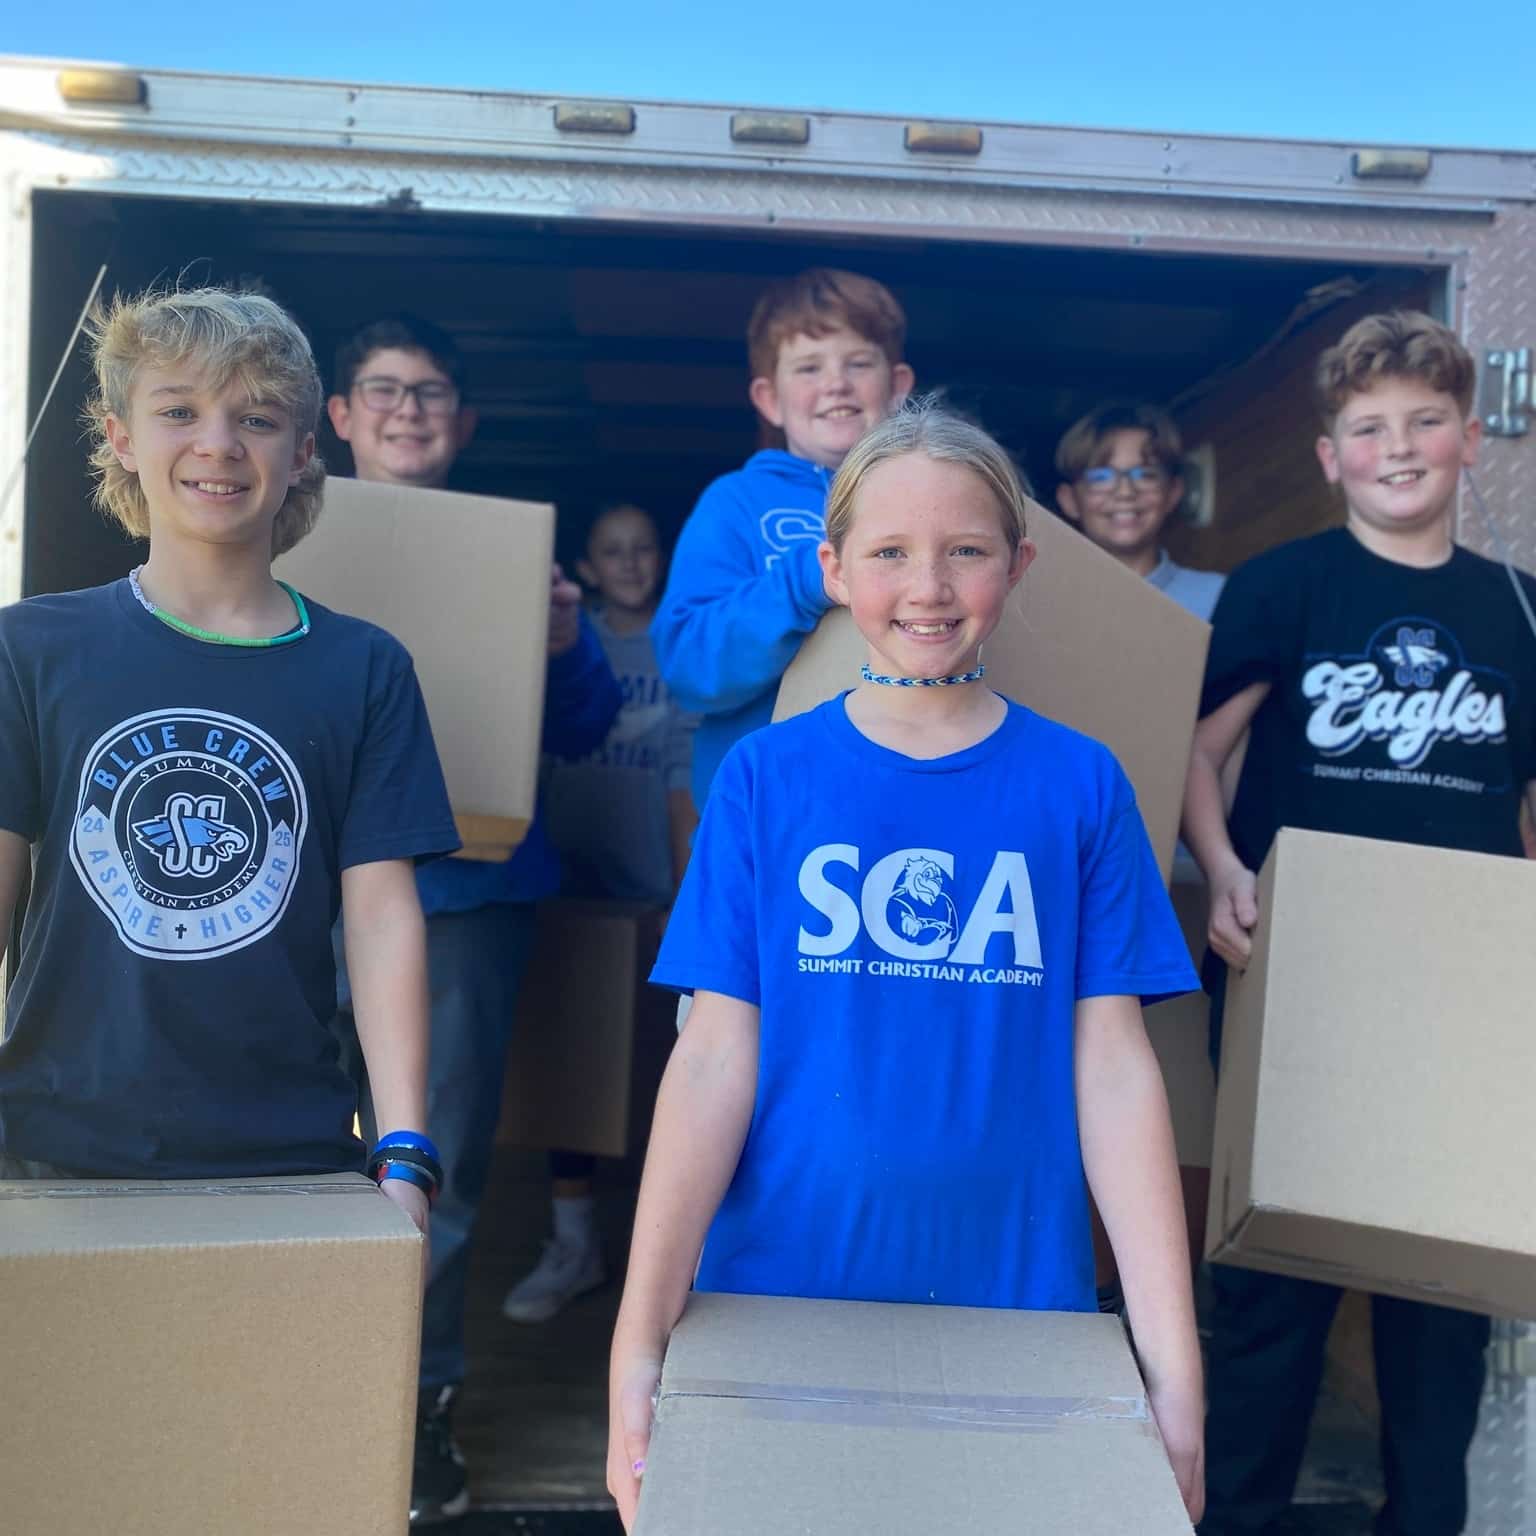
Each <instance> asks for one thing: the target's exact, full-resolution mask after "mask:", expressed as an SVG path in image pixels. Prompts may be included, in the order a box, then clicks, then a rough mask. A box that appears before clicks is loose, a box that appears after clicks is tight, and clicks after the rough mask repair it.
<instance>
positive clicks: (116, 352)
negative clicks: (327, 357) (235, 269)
mask: <svg viewBox="0 0 1536 1536" xmlns="http://www.w3.org/2000/svg"><path fill="white" fill-rule="evenodd" d="M89 335H90V339H91V362H92V366H93V367H94V369H95V372H96V390H95V393H94V394H93V395H92V396H91V398H90V399H89V400H88V401H87V402H86V407H85V419H86V425H87V427H88V428H89V429H90V432H91V435H92V438H93V439H94V441H93V443H92V446H91V455H90V464H91V469H92V470H93V472H94V473H95V476H96V491H95V498H96V505H97V506H98V507H100V508H101V510H102V511H103V512H104V513H105V514H106V515H107V516H108V517H109V518H111V519H112V520H113V521H114V522H115V523H118V524H120V525H121V526H122V527H123V528H124V529H125V530H126V531H127V532H128V533H130V534H132V535H133V536H134V537H135V538H140V539H142V538H146V537H148V535H149V505H148V503H147V502H146V501H145V499H144V490H143V487H142V486H141V485H140V484H139V477H138V475H137V474H136V473H135V472H134V471H133V470H131V469H125V468H124V467H123V465H122V464H121V462H120V461H119V460H118V457H117V455H116V453H114V452H113V450H112V444H111V442H110V441H109V440H108V437H107V429H106V419H107V417H108V416H115V417H117V418H118V420H120V421H126V420H128V407H129V402H130V400H131V398H132V395H133V381H134V378H135V377H136V375H137V373H138V371H139V369H141V368H146V367H147V368H165V367H171V366H174V365H175V364H177V363H185V362H192V363H194V364H195V365H196V366H197V367H198V368H199V369H200V370H201V371H202V372H203V373H204V374H205V375H206V377H207V380H208V383H209V384H210V386H211V387H212V388H214V389H222V388H224V386H225V385H226V384H228V383H229V381H230V380H231V379H233V380H236V381H238V383H239V384H240V386H241V388H243V389H244V390H245V391H246V392H247V393H248V394H249V395H250V397H251V399H252V400H253V401H254V400H270V401H272V402H274V403H275V404H279V405H281V406H282V407H283V408H284V409H285V410H286V411H288V412H289V414H290V415H291V416H292V417H293V424H294V430H295V432H296V434H297V437H298V439H299V440H300V441H302V440H303V439H304V438H305V437H306V436H308V435H309V434H310V433H312V432H313V431H314V430H315V428H316V426H317V425H318V424H319V420H320V405H321V401H322V399H323V394H322V390H321V387H320V375H319V373H318V372H317V371H316V369H315V358H314V354H313V353H312V352H311V351H310V347H309V342H308V341H307V340H306V339H305V337H304V333H303V331H301V330H300V329H299V326H298V322H297V321H295V320H294V319H293V317H292V316H291V315H290V314H289V313H288V312H287V311H286V310H285V309H283V307H282V306H281V305H280V304H277V303H274V302H273V300H271V299H269V298H266V297H264V296H263V295H261V294H258V293H235V292H232V291H230V290H229V289H227V288H189V289H186V290H184V291H181V292H176V291H171V292H166V291H163V290H156V289H147V290H146V291H145V292H143V293H139V294H134V295H132V296H131V297H124V296H123V295H122V294H118V295H117V296H116V297H115V298H114V299H113V300H112V303H111V304H110V305H109V306H108V307H107V308H106V309H105V310H104V311H100V312H98V313H97V314H96V315H94V316H93V317H92V319H91V324H90V330H89ZM324 484H325V465H324V463H323V462H322V461H321V459H320V456H319V454H314V455H312V456H311V458H310V460H309V463H308V464H306V465H305V467H304V469H303V471H302V473H301V474H300V476H299V480H298V484H296V485H293V486H290V487H289V490H288V494H287V496H286V497H285V498H284V500H283V504H282V506H281V507H279V508H278V512H277V518H276V520H275V521H274V522H273V524H272V554H273V555H274V557H275V556H277V555H280V554H283V553H284V552H285V551H286V550H290V549H292V548H293V546H294V545H295V544H297V543H298V542H299V540H300V539H302V538H303V537H304V535H305V534H306V533H308V532H309V530H310V529H311V528H313V527H314V526H315V520H316V518H318V517H319V516H320V504H321V496H322V490H323V487H324Z"/></svg>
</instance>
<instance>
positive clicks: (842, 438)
mask: <svg viewBox="0 0 1536 1536" xmlns="http://www.w3.org/2000/svg"><path fill="white" fill-rule="evenodd" d="M906 335H907V317H906V316H905V315H904V314H903V313H902V309H901V306H900V305H899V304H898V303H897V302H896V300H895V298H894V297H893V296H892V294H891V293H890V291H889V289H887V288H886V287H885V286H884V285H883V284H882V283H877V282H876V281H875V280H874V279H873V278H869V277H861V276H859V275H858V274H857V273H854V272H840V271H837V270H835V269H833V268H830V267H813V268H811V269H810V270H808V271H805V272H801V273H798V274H796V275H795V276H794V277H788V278H782V279H780V280H779V281H778V282H776V283H774V284H773V285H772V286H771V287H770V288H769V289H768V290H767V292H765V293H764V294H763V296H762V298H760V299H759V300H758V302H757V306H756V308H755V309H754V310H753V311H752V319H751V321H750V323H749V324H748V326H747V355H748V359H749V362H750V365H751V369H752V383H751V386H750V387H749V389H748V395H749V397H750V399H751V401H752V404H753V405H754V406H755V407H756V408H757V411H758V413H759V414H760V415H761V416H762V417H763V419H764V420H765V421H767V422H768V423H769V424H770V425H772V426H774V427H777V428H778V429H779V430H780V431H781V432H783V434H784V440H785V444H786V447H785V448H782V449H781V448H765V449H763V450H762V451H761V452H759V453H754V454H753V455H752V457H751V458H750V459H748V460H747V462H746V463H745V464H744V465H743V466H742V467H741V468H740V469H738V470H735V471H733V472H732V473H731V474H728V475H722V476H721V477H720V478H719V479H718V480H716V481H715V482H714V483H713V484H711V485H710V486H709V487H708V488H707V489H706V490H705V492H704V494H703V495H702V496H700V497H699V500H698V505H697V506H695V507H694V509H693V515H692V516H691V517H690V518H689V519H688V522H687V523H686V524H685V526H684V528H683V532H682V536H681V538H679V540H678V543H677V550H676V553H675V554H674V555H673V557H672V571H671V575H670V577H669V578H668V581H667V589H666V592H665V594H664V595H663V597H662V600H661V605H660V607H659V608H658V609H657V611H656V617H655V619H654V620H653V621H652V624H651V639H652V641H653V642H654V644H655V647H656V659H657V661H658V663H659V665H660V667H661V673H662V676H663V678H665V680H666V684H667V687H668V688H669V689H670V690H671V692H672V695H673V697H674V698H676V699H677V700H678V702H679V703H680V704H681V705H682V707H683V708H684V709H686V710H689V711H691V712H693V713H696V714H698V715H699V716H700V717H701V719H700V722H699V728H698V731H697V733H696V735H695V736H694V743H693V773H692V783H693V798H694V800H695V802H696V803H697V805H698V806H699V808H700V810H702V809H703V807H704V801H705V798H706V797H707V796H708V794H709V786H710V781H711V780H712V779H713V778H714V776H715V770H716V769H717V768H718V767H719V766H720V760H721V759H722V758H723V757H724V756H725V754H726V752H727V751H728V750H729V749H730V748H731V746H732V745H733V744H734V743H735V742H736V741H737V740H738V739H739V738H740V737H742V736H745V735H746V734H747V732H748V731H754V730H756V729H757V728H758V727H759V726H763V725H767V724H768V722H769V720H770V719H771V717H772V715H773V701H774V696H775V694H776V693H777V691H778V686H779V679H780V678H781V677H782V676H783V675H784V671H785V668H787V667H788V666H789V664H790V662H791V661H793V660H794V658H795V652H796V651H798V650H799V649H800V645H801V642H802V641H803V640H804V639H805V637H806V636H807V635H808V634H809V633H810V632H811V631H812V630H813V629H815V627H816V625H817V623H818V622H819V621H820V619H821V616H822V614H824V613H825V612H826V611H827V609H828V608H830V607H831V606H832V600H831V598H829V597H828V596H827V594H826V592H825V590H824V589H823V587H822V584H821V566H820V563H819V562H818V560H817V557H816V551H817V549H818V548H819V547H820V545H821V541H822V539H823V537H824V536H825V523H824V521H823V517H822V511H823V507H824V506H825V503H826V498H827V489H828V487H829V486H830V485H831V483H832V476H833V474H834V473H835V472H836V470H837V468H838V466H839V465H840V464H841V463H842V462H843V458H844V456H845V455H846V454H847V452H848V450H849V449H850V448H852V447H853V445H854V444H855V443H856V442H858V440H859V439H860V438H861V437H862V436H863V435H864V434H865V432H867V431H868V430H869V428H870V427H872V426H874V424H875V423H876V422H877V421H879V420H880V419H881V418H882V417H884V416H886V415H888V414H889V413H890V411H892V410H893V409H894V408H895V407H896V406H898V405H899V404H900V403H901V402H902V400H903V399H905V398H906V396H907V395H908V393H910V391H911V389H912V382H913V380H912V370H911V368H909V367H908V366H907V364H906V363H904V362H903V361H902V351H903V348H904V346H905V343H906Z"/></svg>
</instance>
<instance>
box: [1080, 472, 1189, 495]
mask: <svg viewBox="0 0 1536 1536" xmlns="http://www.w3.org/2000/svg"><path fill="white" fill-rule="evenodd" d="M1078 479H1079V480H1081V481H1082V483H1083V488H1084V489H1085V490H1089V491H1099V492H1103V493H1106V494H1107V493H1108V492H1110V491H1113V490H1115V489H1116V488H1117V487H1118V486H1119V484H1120V482H1121V480H1122V479H1123V480H1124V481H1125V483H1126V484H1127V485H1128V486H1130V488H1131V493H1132V494H1133V495H1134V494H1135V493H1136V492H1138V491H1156V490H1161V489H1162V487H1163V486H1164V485H1165V484H1167V481H1168V472H1167V471H1166V470H1164V469H1162V468H1160V467H1159V466H1158V465H1156V464H1133V465H1132V466H1131V467H1130V468H1129V469H1116V468H1115V467H1114V466H1113V465H1111V464H1097V465H1095V466H1094V467H1093V468H1092V469H1085V470H1084V471H1083V472H1082V474H1081V475H1079V476H1078Z"/></svg>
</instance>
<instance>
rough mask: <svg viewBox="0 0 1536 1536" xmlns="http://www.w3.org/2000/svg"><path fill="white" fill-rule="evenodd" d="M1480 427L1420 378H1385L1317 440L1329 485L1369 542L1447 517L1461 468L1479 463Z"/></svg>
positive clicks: (1347, 405) (1351, 402)
mask: <svg viewBox="0 0 1536 1536" xmlns="http://www.w3.org/2000/svg"><path fill="white" fill-rule="evenodd" d="M1481 437H1482V422H1481V421H1479V420H1478V419H1477V418H1476V417H1473V418H1472V419H1471V420H1467V419H1465V418H1464V417H1463V416H1462V413H1461V411H1460V409H1459V408H1458V406H1457V404H1456V400H1455V398H1454V397H1453V396H1451V395H1448V394H1445V393H1443V392H1442V391H1440V390H1436V389H1432V388H1431V387H1430V386H1429V385H1428V384H1426V383H1424V382H1423V380H1421V379H1416V378H1412V377H1394V376H1392V375H1388V376H1387V377H1385V378H1383V379H1381V380H1380V382H1378V383H1377V384H1375V385H1373V386H1372V387H1371V388H1370V389H1368V390H1362V391H1360V392H1359V393H1357V394H1353V395H1351V396H1350V397H1349V398H1348V399H1347V400H1346V401H1345V402H1344V405H1343V407H1342V408H1341V409H1340V411H1339V414H1338V416H1337V417H1336V418H1335V419H1334V423H1333V430H1332V432H1330V433H1328V434H1327V435H1326V436H1324V437H1320V438H1319V439H1318V440H1317V456H1318V459H1319V460H1320V462H1321V463H1322V466H1323V473H1324V474H1325V475H1326V476H1327V477H1328V482H1329V484H1330V485H1337V486H1341V487H1342V488H1343V491H1344V499H1345V501H1346V502H1347V504H1348V506H1349V523H1350V526H1351V527H1352V528H1353V529H1354V530H1355V531H1356V533H1357V534H1359V535H1360V536H1361V538H1362V539H1363V540H1364V542H1366V543H1367V544H1371V543H1373V542H1379V540H1380V539H1381V538H1382V537H1385V538H1387V539H1391V538H1394V537H1402V536H1405V535H1411V534H1419V533H1423V532H1426V531H1428V530H1431V529H1433V528H1434V526H1435V525H1436V524H1437V523H1439V522H1441V521H1443V520H1445V519H1446V518H1448V517H1449V515H1450V512H1451V508H1452V506H1453V505H1454V503H1455V500H1456V484H1457V481H1458V479H1459V478H1460V475H1461V471H1462V467H1463V466H1467V467H1470V466H1471V465H1473V464H1475V463H1476V462H1477V447H1478V443H1479V441H1480V440H1481Z"/></svg>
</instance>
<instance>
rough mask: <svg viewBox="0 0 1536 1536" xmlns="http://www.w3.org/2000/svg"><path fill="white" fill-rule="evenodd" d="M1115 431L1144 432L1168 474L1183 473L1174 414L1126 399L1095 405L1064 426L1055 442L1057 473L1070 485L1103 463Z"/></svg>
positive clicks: (1182, 451)
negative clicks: (1086, 471) (1060, 436)
mask: <svg viewBox="0 0 1536 1536" xmlns="http://www.w3.org/2000/svg"><path fill="white" fill-rule="evenodd" d="M1115 432H1145V433H1146V434H1147V451H1148V452H1149V453H1150V454H1151V456H1152V458H1153V460H1154V461H1155V462H1156V463H1157V464H1159V465H1160V466H1161V467H1162V468H1163V470H1164V471H1166V473H1168V474H1169V475H1178V474H1182V473H1183V471H1184V440H1183V438H1181V437H1180V436H1179V429H1178V427H1177V426H1176V425H1175V423H1174V420H1173V417H1172V416H1170V415H1169V414H1168V412H1167V411H1165V410H1163V409H1162V408H1161V407H1160V406H1156V405H1138V404H1135V403H1133V402H1131V401H1128V400H1112V401H1110V402H1109V403H1108V404H1105V405H1100V406H1097V407H1096V408H1095V409H1093V410H1091V411H1089V413H1088V414H1087V415H1086V416H1081V417H1079V418H1078V419H1077V420H1076V421H1074V422H1073V423H1072V425H1071V426H1070V427H1068V428H1067V430H1066V432H1065V433H1063V434H1062V439H1061V441H1060V442H1059V443H1057V445H1056V473H1057V474H1058V475H1060V476H1061V478H1062V479H1063V480H1065V481H1066V482H1067V484H1069V485H1071V484H1072V483H1074V482H1075V481H1076V480H1077V478H1078V477H1079V476H1080V475H1081V474H1082V473H1083V471H1084V470H1085V469H1093V468H1095V467H1096V466H1097V465H1099V464H1101V463H1103V462H1104V460H1105V458H1106V457H1107V456H1108V453H1107V444H1108V441H1109V438H1110V436H1111V434H1112V433H1115Z"/></svg>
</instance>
